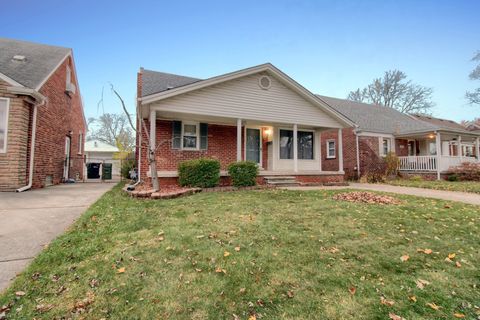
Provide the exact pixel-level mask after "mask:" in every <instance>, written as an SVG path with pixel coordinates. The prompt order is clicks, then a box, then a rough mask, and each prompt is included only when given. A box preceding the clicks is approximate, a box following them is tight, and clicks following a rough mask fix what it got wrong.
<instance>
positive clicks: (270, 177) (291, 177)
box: [263, 176, 296, 181]
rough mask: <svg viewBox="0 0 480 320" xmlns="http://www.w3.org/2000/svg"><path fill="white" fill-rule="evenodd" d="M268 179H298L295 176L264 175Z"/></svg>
mask: <svg viewBox="0 0 480 320" xmlns="http://www.w3.org/2000/svg"><path fill="white" fill-rule="evenodd" d="M263 178H264V179H265V180H267V181H275V180H296V178H295V177H293V176H267V177H263Z"/></svg>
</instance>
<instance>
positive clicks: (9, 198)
mask: <svg viewBox="0 0 480 320" xmlns="http://www.w3.org/2000/svg"><path fill="white" fill-rule="evenodd" d="M114 185H115V184H113V183H75V184H66V185H58V186H54V187H49V188H45V189H39V190H31V191H26V192H23V193H11V192H0V204H1V206H0V292H1V291H3V290H4V289H5V288H6V287H7V286H8V285H9V283H10V281H11V280H12V279H13V278H14V277H15V275H16V274H17V273H19V272H21V271H22V270H23V269H24V268H25V266H26V265H28V263H30V261H31V260H32V259H33V258H34V257H35V256H36V255H37V254H38V253H39V252H40V251H41V250H42V249H43V247H44V245H46V244H48V243H50V241H52V240H53V239H54V238H56V237H57V236H58V235H60V234H62V233H63V232H64V231H65V230H66V229H67V227H68V226H70V225H71V224H72V222H74V221H75V220H76V219H77V218H78V217H79V216H80V215H81V214H82V213H83V212H85V210H86V209H87V208H88V207H89V206H90V205H91V204H92V203H94V202H95V201H96V200H97V199H98V198H100V197H101V196H102V195H103V194H104V193H105V192H107V191H108V190H110V189H111V188H113V186H114Z"/></svg>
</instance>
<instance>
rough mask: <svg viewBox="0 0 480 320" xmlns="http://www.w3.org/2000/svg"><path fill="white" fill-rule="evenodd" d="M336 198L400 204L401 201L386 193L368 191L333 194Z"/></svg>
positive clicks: (370, 202) (371, 202) (369, 202)
mask: <svg viewBox="0 0 480 320" xmlns="http://www.w3.org/2000/svg"><path fill="white" fill-rule="evenodd" d="M333 199H334V200H341V201H349V202H360V203H368V204H400V203H401V201H400V200H398V199H396V198H394V197H391V196H386V195H381V194H375V193H373V192H368V191H355V192H344V193H339V194H336V195H334V196H333Z"/></svg>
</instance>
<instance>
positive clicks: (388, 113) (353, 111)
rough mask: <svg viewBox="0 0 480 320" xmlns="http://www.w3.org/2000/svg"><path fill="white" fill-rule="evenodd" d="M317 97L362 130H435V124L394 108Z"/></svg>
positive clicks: (382, 131)
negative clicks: (419, 119)
mask: <svg viewBox="0 0 480 320" xmlns="http://www.w3.org/2000/svg"><path fill="white" fill-rule="evenodd" d="M317 97H319V98H320V99H322V100H324V101H325V102H327V103H328V104H329V105H330V106H331V107H332V108H334V109H335V110H337V111H338V112H340V113H342V114H343V115H344V116H346V117H347V118H349V119H350V120H351V121H353V122H354V123H355V124H356V125H357V126H358V128H359V129H360V130H362V131H367V132H375V133H387V134H404V133H410V132H420V131H432V130H435V127H434V126H432V125H430V124H428V123H424V122H421V121H417V120H415V119H413V118H411V117H410V116H409V115H406V114H404V113H401V112H399V111H397V110H395V109H392V108H386V107H383V106H377V105H373V104H368V103H361V102H355V101H351V100H345V99H338V98H332V97H327V96H322V95H317Z"/></svg>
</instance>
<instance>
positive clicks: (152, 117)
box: [150, 110, 157, 150]
mask: <svg viewBox="0 0 480 320" xmlns="http://www.w3.org/2000/svg"><path fill="white" fill-rule="evenodd" d="M156 132H157V111H155V110H150V147H151V148H153V149H154V150H155V143H156V142H155V136H156Z"/></svg>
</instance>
